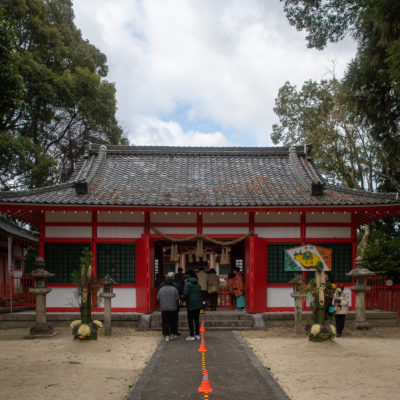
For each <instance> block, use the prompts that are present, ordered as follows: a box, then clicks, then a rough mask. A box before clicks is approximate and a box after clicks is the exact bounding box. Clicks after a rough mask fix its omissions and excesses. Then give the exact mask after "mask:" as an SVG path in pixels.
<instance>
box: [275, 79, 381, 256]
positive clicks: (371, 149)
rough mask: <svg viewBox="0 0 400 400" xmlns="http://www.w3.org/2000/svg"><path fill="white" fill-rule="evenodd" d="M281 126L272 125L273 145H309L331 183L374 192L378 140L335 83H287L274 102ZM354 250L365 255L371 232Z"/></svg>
mask: <svg viewBox="0 0 400 400" xmlns="http://www.w3.org/2000/svg"><path fill="white" fill-rule="evenodd" d="M274 111H275V113H276V114H277V115H278V117H279V120H280V125H278V124H274V125H273V127H272V129H273V132H272V134H271V138H272V141H273V143H274V144H277V143H283V144H284V145H287V146H288V145H295V144H306V143H312V144H313V146H314V147H313V152H314V156H315V159H316V163H317V166H318V167H319V169H320V171H321V172H322V174H323V175H324V176H325V177H326V179H327V180H328V181H330V183H333V184H341V185H344V186H346V187H349V188H352V189H363V190H369V191H373V190H376V188H377V185H378V182H379V179H380V175H379V161H378V154H377V152H376V147H377V142H376V140H375V139H374V138H373V137H372V136H371V135H370V129H369V128H370V127H369V126H368V125H366V124H365V121H364V120H363V119H362V118H360V117H359V116H358V114H357V113H355V112H354V110H353V109H352V108H351V106H350V103H349V101H348V95H347V92H346V90H345V88H344V86H343V84H341V83H340V82H339V81H338V80H336V79H331V80H329V81H327V80H323V81H321V82H314V81H307V82H305V83H304V85H303V87H302V88H301V90H299V91H297V89H296V87H295V86H292V85H291V84H290V83H289V82H286V84H285V85H284V86H283V87H282V88H280V90H279V93H278V97H277V99H276V100H275V107H274ZM362 232H363V235H361V236H360V242H359V246H358V251H359V254H360V255H362V256H363V255H364V252H365V249H366V247H367V244H368V238H369V234H370V227H369V225H365V226H364V228H363V230H362Z"/></svg>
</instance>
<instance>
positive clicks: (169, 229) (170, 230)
mask: <svg viewBox="0 0 400 400" xmlns="http://www.w3.org/2000/svg"><path fill="white" fill-rule="evenodd" d="M156 228H157V229H158V230H159V231H160V232H162V233H164V234H167V235H169V234H177V235H179V234H181V235H194V234H196V232H197V228H196V227H195V226H182V227H173V226H156ZM150 233H154V234H155V233H156V232H154V231H153V230H151V228H150Z"/></svg>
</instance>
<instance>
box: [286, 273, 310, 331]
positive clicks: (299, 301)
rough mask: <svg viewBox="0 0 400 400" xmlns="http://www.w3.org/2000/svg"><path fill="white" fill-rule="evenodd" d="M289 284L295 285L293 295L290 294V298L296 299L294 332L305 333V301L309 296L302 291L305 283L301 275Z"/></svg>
mask: <svg viewBox="0 0 400 400" xmlns="http://www.w3.org/2000/svg"><path fill="white" fill-rule="evenodd" d="M289 283H290V284H291V285H293V293H290V296H292V297H293V298H294V330H295V332H296V333H304V319H303V299H304V298H305V297H306V296H307V295H306V294H305V293H303V292H301V290H302V289H303V287H304V285H305V281H304V279H303V278H302V276H301V275H295V276H294V278H293V279H292V280H291V281H290V282H289Z"/></svg>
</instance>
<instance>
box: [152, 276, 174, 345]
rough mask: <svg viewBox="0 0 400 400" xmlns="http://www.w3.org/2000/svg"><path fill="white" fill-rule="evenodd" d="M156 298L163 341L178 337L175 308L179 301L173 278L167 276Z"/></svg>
mask: <svg viewBox="0 0 400 400" xmlns="http://www.w3.org/2000/svg"><path fill="white" fill-rule="evenodd" d="M157 300H158V301H159V302H160V307H161V319H162V333H163V335H164V336H165V341H166V342H169V340H170V339H171V340H173V339H176V338H177V337H178V321H177V316H178V313H177V308H178V302H179V293H178V289H177V288H176V287H175V286H173V280H172V279H171V278H167V279H166V280H165V284H164V286H162V287H161V288H160V290H159V292H158V294H157Z"/></svg>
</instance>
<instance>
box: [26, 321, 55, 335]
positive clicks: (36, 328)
mask: <svg viewBox="0 0 400 400" xmlns="http://www.w3.org/2000/svg"><path fill="white" fill-rule="evenodd" d="M57 333H58V332H54V331H53V327H52V326H51V325H49V324H48V323H47V322H37V323H36V324H35V325H33V326H31V328H30V329H29V335H28V336H25V339H40V338H50V337H53V336H55V335H57Z"/></svg>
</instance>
